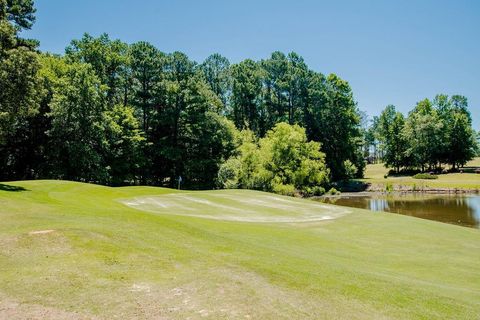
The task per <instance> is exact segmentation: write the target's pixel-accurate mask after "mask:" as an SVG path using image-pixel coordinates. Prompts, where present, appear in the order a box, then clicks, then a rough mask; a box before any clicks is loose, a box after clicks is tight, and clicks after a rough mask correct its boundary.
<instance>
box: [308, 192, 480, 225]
mask: <svg viewBox="0 0 480 320" xmlns="http://www.w3.org/2000/svg"><path fill="white" fill-rule="evenodd" d="M317 200H319V201H322V202H325V203H331V204H336V205H340V206H347V207H355V208H362V209H369V210H372V211H387V212H393V213H399V214H404V215H408V216H413V217H417V218H423V219H430V220H435V221H440V222H445V223H451V224H456V225H461V226H466V227H471V228H479V229H480V196H479V195H446V194H422V193H393V194H366V193H358V194H351V193H350V194H344V195H340V196H330V197H322V198H319V199H317Z"/></svg>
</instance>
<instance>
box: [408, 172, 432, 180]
mask: <svg viewBox="0 0 480 320" xmlns="http://www.w3.org/2000/svg"><path fill="white" fill-rule="evenodd" d="M412 178H413V179H427V180H434V179H438V176H436V175H434V174H430V173H417V174H416V175H414V176H413V177H412Z"/></svg>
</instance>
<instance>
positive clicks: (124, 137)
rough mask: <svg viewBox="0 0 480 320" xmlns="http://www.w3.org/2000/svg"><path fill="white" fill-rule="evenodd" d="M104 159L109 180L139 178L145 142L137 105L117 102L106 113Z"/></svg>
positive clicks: (120, 182)
mask: <svg viewBox="0 0 480 320" xmlns="http://www.w3.org/2000/svg"><path fill="white" fill-rule="evenodd" d="M103 125H104V127H105V129H104V130H105V142H104V147H103V150H104V161H105V165H106V169H107V174H108V176H107V181H106V182H107V183H108V184H110V185H123V184H131V183H132V182H136V181H137V178H138V177H139V176H140V172H139V171H140V168H141V167H142V164H143V154H142V153H141V150H142V148H143V144H144V142H145V138H144V137H143V134H142V131H141V130H140V123H139V121H138V120H137V118H136V117H135V115H134V109H133V108H132V107H129V106H124V105H123V104H119V105H115V106H114V107H113V108H112V109H111V110H107V111H106V112H105V113H104V120H103Z"/></svg>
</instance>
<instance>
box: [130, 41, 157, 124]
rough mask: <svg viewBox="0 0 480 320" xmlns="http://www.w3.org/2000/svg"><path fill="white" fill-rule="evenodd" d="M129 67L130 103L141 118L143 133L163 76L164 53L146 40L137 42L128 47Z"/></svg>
mask: <svg viewBox="0 0 480 320" xmlns="http://www.w3.org/2000/svg"><path fill="white" fill-rule="evenodd" d="M129 57H130V59H129V62H130V68H131V78H132V79H131V83H132V89H131V90H132V94H131V95H132V98H131V100H132V101H131V103H132V105H133V106H134V107H135V109H136V113H137V115H138V117H139V118H140V119H141V123H142V128H143V131H144V132H145V133H148V132H149V130H150V121H151V118H152V116H153V113H154V112H155V107H156V106H158V105H159V104H160V103H161V102H159V101H157V99H158V98H157V95H158V91H159V90H160V83H161V81H162V77H163V70H164V65H165V63H166V61H165V59H166V58H165V55H164V54H163V53H162V52H160V51H159V50H158V49H157V48H155V47H154V46H153V45H151V44H150V43H148V42H137V43H134V44H133V45H131V47H130V49H129Z"/></svg>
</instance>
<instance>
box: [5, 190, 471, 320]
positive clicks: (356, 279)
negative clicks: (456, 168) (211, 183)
mask: <svg viewBox="0 0 480 320" xmlns="http://www.w3.org/2000/svg"><path fill="white" fill-rule="evenodd" d="M0 222H1V223H0V270H1V272H0V319H26V318H27V319H115V318H117V319H188V318H190V319H479V318H480V273H479V271H480V230H477V229H471V228H464V227H459V226H454V225H449V224H442V223H439V222H433V221H428V220H421V219H416V218H412V217H408V216H402V215H395V214H388V213H373V212H370V211H366V210H359V209H353V208H343V207H337V206H331V205H324V204H319V203H316V202H313V201H309V200H302V199H294V198H288V197H282V196H278V195H271V194H268V193H263V192H256V191H248V190H220V191H201V192H193V191H185V192H184V191H176V190H170V189H163V188H153V187H122V188H110V187H104V186H98V185H93V184H83V183H76V182H67V181H21V182H4V183H0Z"/></svg>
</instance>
